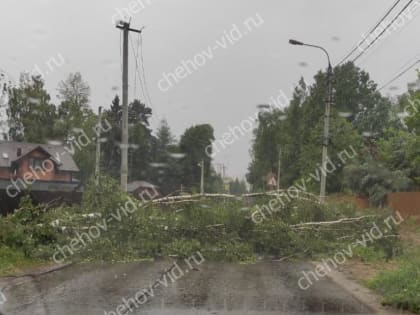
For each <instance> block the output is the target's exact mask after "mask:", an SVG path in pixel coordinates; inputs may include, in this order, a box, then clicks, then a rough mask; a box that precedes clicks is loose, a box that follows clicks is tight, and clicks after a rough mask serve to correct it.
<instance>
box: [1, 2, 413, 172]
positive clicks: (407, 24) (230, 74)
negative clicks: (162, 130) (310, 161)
mask: <svg viewBox="0 0 420 315" xmlns="http://www.w3.org/2000/svg"><path fill="white" fill-rule="evenodd" d="M131 2H137V3H138V6H136V5H135V4H131V8H132V10H131V12H132V13H133V16H132V20H131V25H132V27H134V28H140V27H143V26H145V29H144V31H143V51H144V68H145V76H146V81H147V86H148V90H149V92H150V98H151V101H152V104H150V103H148V102H146V103H147V105H149V106H151V107H152V108H153V110H154V112H155V113H156V114H157V116H158V117H160V118H166V119H167V120H168V122H169V125H170V127H171V128H172V131H173V132H174V134H175V135H177V136H178V137H179V135H180V134H182V132H183V131H184V130H185V129H186V128H187V127H189V126H191V125H193V124H199V123H210V124H211V125H212V126H213V127H214V128H215V134H216V137H217V138H219V137H220V136H221V135H222V134H223V133H225V132H228V130H229V126H231V127H235V126H239V125H240V124H241V122H242V121H243V120H247V119H248V118H249V117H250V116H253V115H254V114H255V112H256V111H257V107H256V105H258V104H263V103H268V102H269V99H270V97H273V96H277V95H278V94H279V91H280V90H283V91H284V92H285V93H286V94H287V95H289V96H290V94H291V89H292V88H293V86H294V85H295V84H296V82H297V81H298V79H299V77H301V76H303V77H304V78H305V79H306V80H307V81H308V82H311V81H312V77H313V75H314V74H315V73H316V71H317V70H319V69H320V68H322V67H325V66H326V60H325V57H324V56H323V55H322V52H321V51H317V50H315V49H311V48H306V47H296V46H290V45H289V44H288V39H289V38H296V39H300V40H302V41H305V42H308V43H314V44H318V45H322V46H324V47H325V48H327V49H328V50H329V52H330V54H331V58H332V60H333V63H336V62H338V61H339V60H340V59H341V58H342V57H343V56H344V55H345V54H346V53H347V52H349V51H350V49H351V48H352V47H353V46H354V45H355V43H356V42H358V41H359V40H361V39H362V34H363V33H367V32H368V31H369V30H370V28H372V27H373V25H374V24H375V23H376V22H377V21H378V20H379V18H380V17H381V16H382V15H383V14H384V13H385V12H386V10H387V9H388V8H389V7H390V6H391V5H392V3H393V2H394V0H386V1H385V0H351V1H350V0H349V1H343V0H288V1H284V0H281V1H280V0H259V1H256V0H254V1H250V0H223V1H222V0H177V1H174V0H131V1H127V0H118V1H117V0H116V1H112V0H106V1H104V0H73V1H68V0H66V1H64V0H20V1H16V0H1V1H0V27H1V28H0V29H1V34H0V39H1V49H0V67H1V69H3V70H5V71H7V73H8V74H9V76H11V77H13V78H14V79H15V80H16V79H17V78H18V77H19V73H20V72H21V71H23V70H32V69H34V68H35V67H36V66H38V69H40V70H41V71H42V72H43V74H44V76H45V81H46V85H47V89H48V90H49V92H50V94H51V95H52V96H54V95H55V94H56V87H57V84H58V82H59V81H60V80H63V79H64V78H65V77H66V76H67V75H68V74H69V73H70V72H76V71H79V72H81V73H82V75H83V77H84V78H85V79H86V80H87V81H88V82H89V84H90V87H91V90H92V95H91V104H92V107H93V108H94V109H96V108H97V107H98V106H105V107H108V106H109V104H110V102H111V100H112V98H113V96H114V95H115V94H116V93H120V91H121V64H120V60H121V59H120V31H119V30H118V29H116V28H115V27H114V25H113V20H115V19H119V16H118V14H117V12H118V10H120V12H127V11H124V10H126V9H127V8H130V3H131ZM402 2H407V1H402ZM141 3H143V7H144V8H143V9H141ZM133 10H134V11H138V12H136V13H134V12H133ZM419 13H420V8H419V7H417V8H416V11H415V12H414V13H413V19H411V20H410V19H409V18H408V17H406V18H405V19H404V21H403V22H404V23H403V25H402V26H401V27H400V28H399V29H397V30H395V31H394V30H393V31H392V33H391V34H389V36H387V38H386V39H383V40H381V41H380V42H379V43H378V45H375V46H374V47H373V49H371V50H369V53H366V54H365V55H364V57H362V58H361V59H359V60H358V62H357V65H359V66H360V67H362V68H364V69H365V70H367V71H368V72H369V73H370V74H371V76H372V78H373V79H374V80H375V81H376V82H378V83H379V84H381V83H384V82H386V81H387V80H389V79H390V78H391V77H392V76H393V75H394V74H395V73H396V72H398V71H399V70H401V68H402V67H403V66H404V64H406V63H407V62H410V61H413V60H415V57H416V56H417V58H418V57H419V56H420V55H419V53H420V41H418V30H419V26H420V19H418V18H417V16H418V15H419ZM249 18H253V19H254V20H255V21H256V22H258V25H257V24H256V25H255V26H254V27H252V23H251V24H250V23H248V24H246V23H245V22H246V21H247V20H248V19H249ZM261 21H262V22H261ZM235 25H236V27H237V29H239V31H240V32H241V34H242V36H241V38H239V39H236V38H238V36H237V35H235V34H237V31H236V33H235V31H233V32H232V31H231V30H232V29H233V27H234V26H235ZM246 25H248V26H249V25H251V27H250V28H246ZM245 31H246V34H245ZM132 36H133V37H132V43H133V44H134V45H133V46H134V51H136V49H137V36H136V35H134V34H133V35H132ZM130 55H131V58H132V56H133V50H132V48H130ZM198 55H200V56H198ZM197 56H198V57H197ZM51 58H55V60H56V61H57V62H58V64H59V65H58V66H54V63H53V62H51V61H50V65H51V64H52V65H53V67H52V68H49V67H48V66H47V63H48V61H49V60H51ZM203 58H204V59H203ZM62 60H64V64H63V65H61V61H62ZM188 60H192V61H194V60H196V61H197V62H198V63H200V66H198V65H197V64H195V66H196V68H197V69H196V70H195V69H193V66H192V64H191V63H190V65H189V69H188V70H187V69H186V68H185V66H182V61H188ZM184 64H188V62H186V63H184ZM178 66H181V67H184V72H182V71H181V70H178V72H179V75H180V76H182V77H183V78H182V79H179V82H178V83H172V87H170V88H169V84H167V83H165V82H164V81H162V79H163V74H164V73H166V74H167V76H168V73H174V72H175V69H176V68H177V67H178ZM135 70H136V67H135V62H134V59H133V58H132V59H130V77H131V78H130V99H132V98H133V97H135V96H136V97H139V96H141V92H140V86H139V84H138V80H137V87H136V89H135V84H134V83H135V79H134V72H135ZM185 71H189V72H190V73H186V72H185ZM415 79H416V74H415V71H414V70H412V71H409V72H408V73H407V74H406V75H404V76H403V77H402V78H401V79H399V80H398V81H396V82H395V84H393V85H394V86H396V87H398V88H399V89H398V90H392V91H389V92H390V93H392V94H395V93H401V92H404V91H405V89H406V84H407V83H408V82H410V81H414V80H415ZM159 83H160V87H159ZM134 90H136V95H135V94H134ZM163 90H166V91H163ZM386 92H387V93H388V91H386ZM141 98H142V99H143V97H142V96H141ZM153 125H154V127H155V125H156V124H155V123H154V124H153ZM251 139H252V132H248V133H246V134H245V136H243V137H239V139H238V140H235V141H234V142H233V143H232V144H230V145H228V146H227V147H226V148H225V149H220V153H218V154H217V156H216V161H217V162H219V163H224V164H225V165H226V167H227V174H228V175H230V176H239V177H243V176H244V174H245V173H246V170H247V167H248V163H249V160H250V157H249V149H250V144H251Z"/></svg>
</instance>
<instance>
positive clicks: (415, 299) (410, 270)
mask: <svg viewBox="0 0 420 315" xmlns="http://www.w3.org/2000/svg"><path fill="white" fill-rule="evenodd" d="M369 287H370V288H372V289H375V290H377V291H378V292H380V293H381V294H382V295H383V301H382V303H383V304H385V305H391V306H393V307H396V308H399V309H404V310H409V311H411V312H415V313H418V314H420V250H417V251H415V252H414V251H411V252H409V253H406V254H404V256H403V257H401V258H399V259H398V268H397V269H396V270H390V271H382V272H380V273H379V274H378V275H377V276H376V277H374V279H373V280H371V281H369Z"/></svg>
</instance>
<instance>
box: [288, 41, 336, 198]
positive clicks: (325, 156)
mask: <svg viewBox="0 0 420 315" xmlns="http://www.w3.org/2000/svg"><path fill="white" fill-rule="evenodd" d="M289 44H291V45H298V46H307V47H313V48H317V49H321V50H322V51H323V52H324V53H325V55H326V56H327V59H328V70H327V97H326V102H325V103H326V104H325V116H324V138H323V140H322V163H321V164H322V165H321V185H320V186H321V187H320V192H319V199H320V201H321V203H324V202H325V195H326V186H327V159H328V143H329V141H330V139H329V136H330V135H329V128H330V112H331V104H332V102H333V90H332V76H333V70H332V66H331V60H330V55H329V54H328V51H327V50H326V49H325V48H324V47H321V46H318V45H311V44H306V43H302V42H300V41H297V40H295V39H290V40H289Z"/></svg>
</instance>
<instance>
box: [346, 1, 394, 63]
mask: <svg viewBox="0 0 420 315" xmlns="http://www.w3.org/2000/svg"><path fill="white" fill-rule="evenodd" d="M400 2H401V0H397V1H395V2H394V4H393V5H392V6H391V8H389V9H388V11H387V12H386V13H385V15H384V16H383V17H382V18H381V19H380V20H379V22H378V23H376V25H375V26H374V27H373V28H372V29H371V30H370V31H369V33H368V34H367V36H366V37H365V38H364V40H363V43H364V42H365V41H366V38H368V37H369V36H370V35H371V34H372V33H373V32H374V31H375V30H376V29H377V28H378V26H379V25H381V23H382V22H383V21H384V20H385V19H386V18H387V17H388V15H389V14H390V13H391V12H392V10H394V8H395V7H396V6H397V5H398V4H399V3H400ZM358 48H359V45H358V44H356V46H355V47H354V48H353V49H352V50H351V51H350V52H349V53H348V54H347V55H346V56H345V57H344V58H343V59H342V60H341V61H340V63H339V65H340V64H342V63H343V62H344V61H345V60H346V59H347V58H349V57H350V56H351V55H353V53H354V52H355V51H356V50H357V49H358Z"/></svg>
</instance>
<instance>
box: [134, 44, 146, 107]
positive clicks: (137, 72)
mask: <svg viewBox="0 0 420 315" xmlns="http://www.w3.org/2000/svg"><path fill="white" fill-rule="evenodd" d="M130 43H131V48H132V49H133V55H134V60H135V62H136V71H135V72H134V96H135V95H136V85H137V80H136V79H137V77H139V82H140V88H141V92H142V96H143V98H144V100H145V101H147V100H146V94H145V93H144V87H143V82H142V78H141V75H140V72H139V61H138V54H139V51H138V47H139V45H137V53H136V51H135V50H134V45H133V40H132V38H131V36H130Z"/></svg>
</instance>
